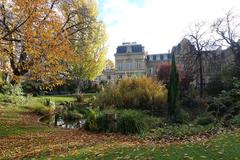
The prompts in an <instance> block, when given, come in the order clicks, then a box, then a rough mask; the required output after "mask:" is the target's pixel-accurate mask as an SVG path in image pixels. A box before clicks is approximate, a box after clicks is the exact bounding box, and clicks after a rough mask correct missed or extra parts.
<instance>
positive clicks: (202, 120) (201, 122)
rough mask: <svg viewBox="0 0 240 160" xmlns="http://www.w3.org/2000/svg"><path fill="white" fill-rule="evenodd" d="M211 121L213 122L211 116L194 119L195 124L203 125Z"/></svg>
mask: <svg viewBox="0 0 240 160" xmlns="http://www.w3.org/2000/svg"><path fill="white" fill-rule="evenodd" d="M213 122H214V119H213V117H211V116H202V117H198V118H197V119H196V124H198V125H203V126H205V125H209V124H211V123H213Z"/></svg>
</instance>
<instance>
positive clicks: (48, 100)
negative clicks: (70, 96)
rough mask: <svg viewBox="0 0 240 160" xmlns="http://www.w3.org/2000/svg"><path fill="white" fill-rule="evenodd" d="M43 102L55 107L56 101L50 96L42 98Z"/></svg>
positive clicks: (45, 104)
mask: <svg viewBox="0 0 240 160" xmlns="http://www.w3.org/2000/svg"><path fill="white" fill-rule="evenodd" d="M41 102H42V104H43V105H44V106H47V107H55V102H54V101H53V100H51V99H50V98H43V99H42V100H41Z"/></svg>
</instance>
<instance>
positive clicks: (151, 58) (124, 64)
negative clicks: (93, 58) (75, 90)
mask: <svg viewBox="0 0 240 160" xmlns="http://www.w3.org/2000/svg"><path fill="white" fill-rule="evenodd" d="M114 56H115V66H116V68H115V70H109V69H105V70H104V71H103V74H102V75H100V76H99V77H98V78H97V80H96V81H97V83H99V82H101V81H105V82H114V81H116V80H118V79H122V78H124V77H138V76H153V77H154V76H156V69H157V66H158V65H159V64H161V63H163V62H166V61H170V60H171V54H170V53H165V54H148V53H147V52H146V51H145V49H144V46H143V45H141V44H137V43H136V42H127V43H122V45H120V46H118V47H117V49H116V53H115V54H114Z"/></svg>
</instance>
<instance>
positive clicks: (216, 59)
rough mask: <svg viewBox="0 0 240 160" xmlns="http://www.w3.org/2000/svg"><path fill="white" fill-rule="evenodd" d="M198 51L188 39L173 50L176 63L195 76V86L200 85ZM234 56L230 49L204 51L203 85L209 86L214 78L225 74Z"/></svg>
mask: <svg viewBox="0 0 240 160" xmlns="http://www.w3.org/2000/svg"><path fill="white" fill-rule="evenodd" d="M195 52H196V49H195V47H194V45H192V44H191V42H190V41H189V40H188V39H183V40H182V41H181V42H180V43H179V44H178V45H176V46H174V47H173V48H172V53H174V54H175V55H176V62H177V64H180V65H181V66H183V68H184V71H185V72H189V73H192V74H193V76H194V77H193V78H194V84H195V85H199V83H200V82H199V60H198V59H197V56H196V54H195ZM233 59H234V56H233V53H232V51H231V49H230V48H227V49H224V50H223V49H222V48H221V47H219V48H217V49H215V50H208V51H203V53H202V64H203V65H202V68H203V83H204V84H207V83H208V82H209V81H210V80H211V79H212V78H215V77H217V76H219V75H221V74H222V73H223V71H224V70H225V69H227V68H229V66H231V64H232V62H233Z"/></svg>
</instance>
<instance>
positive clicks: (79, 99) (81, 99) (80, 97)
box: [75, 94, 84, 103]
mask: <svg viewBox="0 0 240 160" xmlns="http://www.w3.org/2000/svg"><path fill="white" fill-rule="evenodd" d="M75 98H76V101H77V102H78V103H82V102H84V96H83V94H77V95H76V96H75Z"/></svg>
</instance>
